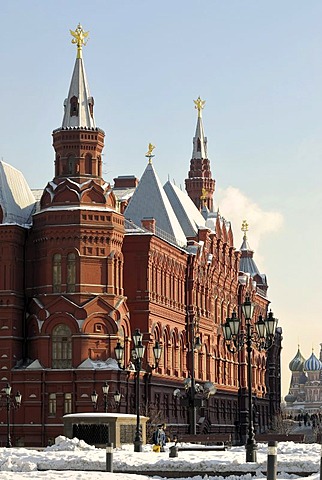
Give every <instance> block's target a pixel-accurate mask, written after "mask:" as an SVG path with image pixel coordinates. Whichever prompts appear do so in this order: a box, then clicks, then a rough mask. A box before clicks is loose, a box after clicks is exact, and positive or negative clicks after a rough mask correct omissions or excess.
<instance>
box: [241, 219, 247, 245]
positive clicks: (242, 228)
mask: <svg viewBox="0 0 322 480" xmlns="http://www.w3.org/2000/svg"><path fill="white" fill-rule="evenodd" d="M241 231H242V232H244V239H245V240H246V238H247V235H246V232H248V223H247V222H246V220H243V223H242V226H241Z"/></svg>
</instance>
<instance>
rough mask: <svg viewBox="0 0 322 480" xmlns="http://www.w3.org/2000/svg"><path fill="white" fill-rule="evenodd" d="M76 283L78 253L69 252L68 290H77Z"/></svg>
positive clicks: (71, 291) (70, 291)
mask: <svg viewBox="0 0 322 480" xmlns="http://www.w3.org/2000/svg"><path fill="white" fill-rule="evenodd" d="M75 283H76V255H75V253H69V254H68V255H67V292H69V293H73V292H75Z"/></svg>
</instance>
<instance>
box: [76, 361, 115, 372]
mask: <svg viewBox="0 0 322 480" xmlns="http://www.w3.org/2000/svg"><path fill="white" fill-rule="evenodd" d="M77 368H78V369H80V370H81V369H86V370H119V369H120V367H119V366H118V364H117V361H116V360H115V359H114V358H108V359H107V360H106V361H105V362H103V361H102V360H91V359H90V358H87V359H86V360H84V361H83V362H82V363H81V364H80V365H79V366H78V367H77Z"/></svg>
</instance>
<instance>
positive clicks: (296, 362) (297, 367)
mask: <svg viewBox="0 0 322 480" xmlns="http://www.w3.org/2000/svg"><path fill="white" fill-rule="evenodd" d="M304 363H305V358H304V357H303V355H302V354H301V352H300V347H299V348H298V350H297V354H296V355H295V357H294V358H293V360H291V361H290V363H289V369H290V370H291V372H302V371H303V366H304Z"/></svg>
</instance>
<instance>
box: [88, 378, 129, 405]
mask: <svg viewBox="0 0 322 480" xmlns="http://www.w3.org/2000/svg"><path fill="white" fill-rule="evenodd" d="M109 389H110V386H109V384H108V383H107V382H105V383H104V385H103V386H102V392H103V397H104V412H105V413H107V411H108V392H109ZM113 397H114V401H115V404H116V407H118V405H119V403H120V401H121V397H122V395H121V394H120V392H119V391H118V390H117V391H116V392H115V393H114V395H113ZM91 400H92V404H93V407H94V410H96V409H97V401H98V394H97V392H96V390H94V391H93V393H92V394H91Z"/></svg>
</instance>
